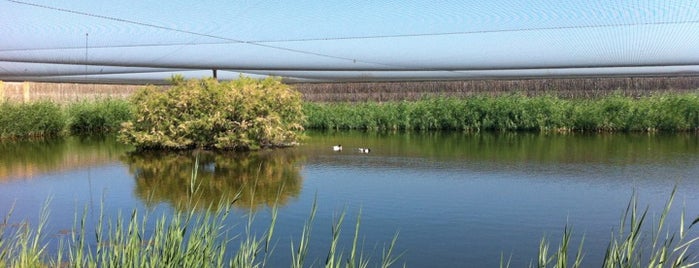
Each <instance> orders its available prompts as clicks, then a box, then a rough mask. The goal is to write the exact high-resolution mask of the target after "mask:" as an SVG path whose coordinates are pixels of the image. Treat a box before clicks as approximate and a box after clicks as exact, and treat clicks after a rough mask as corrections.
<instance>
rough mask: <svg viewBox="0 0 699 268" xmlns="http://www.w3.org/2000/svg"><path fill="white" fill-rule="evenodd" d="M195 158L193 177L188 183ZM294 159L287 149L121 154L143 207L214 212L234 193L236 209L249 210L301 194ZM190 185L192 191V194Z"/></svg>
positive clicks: (297, 155)
mask: <svg viewBox="0 0 699 268" xmlns="http://www.w3.org/2000/svg"><path fill="white" fill-rule="evenodd" d="M197 157H198V158H199V162H198V169H197V176H196V180H195V182H194V184H192V183H191V182H192V180H191V179H192V171H193V170H194V166H195V162H196V158H197ZM299 159H300V157H299V154H298V153H297V152H296V151H294V150H292V149H289V150H282V149H279V150H270V151H259V152H249V153H233V152H216V153H214V152H209V151H190V152H155V151H147V152H133V153H129V154H126V155H125V156H124V162H125V163H126V164H127V165H128V167H129V171H130V172H131V174H133V175H134V178H135V180H136V190H135V191H136V195H137V196H138V197H139V198H141V199H142V200H143V201H144V202H145V203H146V204H147V205H154V204H157V203H160V202H168V203H171V204H172V205H173V206H174V207H175V208H178V209H183V208H187V207H188V206H190V204H192V203H193V204H195V205H196V206H197V207H200V208H207V207H212V208H216V207H217V206H218V204H220V203H219V202H220V201H222V200H224V201H225V200H228V201H232V200H234V199H235V198H236V195H237V194H240V195H239V196H238V199H237V200H236V201H235V203H234V205H235V206H237V207H240V208H248V209H252V210H254V209H257V208H259V207H260V206H264V205H266V206H271V205H273V204H274V203H275V202H276V203H277V205H280V206H283V205H284V204H286V203H287V202H288V201H289V200H290V199H291V198H293V197H297V196H298V195H299V193H300V191H301V175H300V165H299V164H297V162H299ZM192 185H195V188H197V190H196V191H194V193H192V191H191V189H192V187H191V186H192ZM192 197H195V198H192ZM190 201H193V202H190Z"/></svg>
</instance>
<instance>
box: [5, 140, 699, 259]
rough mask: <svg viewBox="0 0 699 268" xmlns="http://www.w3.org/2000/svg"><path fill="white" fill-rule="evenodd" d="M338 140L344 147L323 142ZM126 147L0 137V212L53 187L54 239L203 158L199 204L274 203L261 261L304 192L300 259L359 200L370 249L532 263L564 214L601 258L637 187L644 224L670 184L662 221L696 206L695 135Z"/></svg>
mask: <svg viewBox="0 0 699 268" xmlns="http://www.w3.org/2000/svg"><path fill="white" fill-rule="evenodd" d="M338 144H341V145H342V146H343V150H342V151H339V152H336V151H333V150H332V146H333V145H338ZM360 147H363V148H366V147H368V148H371V152H370V153H368V154H364V153H360V152H359V150H358V149H357V148H360ZM130 150H131V149H130V148H129V147H127V146H123V145H120V144H118V143H116V141H115V139H114V138H113V137H89V138H78V137H70V138H66V139H62V140H51V141H35V142H12V143H2V144H0V214H2V215H6V214H7V213H8V211H9V210H10V209H11V208H12V207H14V212H13V214H12V218H11V219H10V222H22V221H29V222H32V223H35V222H36V221H37V219H38V218H39V213H40V210H41V207H42V206H43V205H44V204H46V203H47V200H49V201H48V207H49V210H50V213H51V215H50V217H49V221H48V222H49V226H48V228H47V234H48V235H47V237H46V240H47V243H48V244H49V247H48V250H55V248H56V245H57V244H58V242H57V241H58V240H61V239H65V234H66V233H70V231H66V230H71V229H72V228H73V223H74V218H75V215H76V213H77V214H82V213H86V215H87V219H88V220H87V221H88V224H89V223H93V224H94V223H95V222H96V221H97V218H98V215H99V211H100V206H102V207H103V209H104V211H105V213H106V214H107V215H108V216H110V217H115V215H116V214H117V213H119V212H120V211H121V212H122V213H125V214H126V213H128V212H130V211H131V210H133V209H138V210H144V211H151V212H152V213H154V214H158V213H169V212H171V211H173V210H178V209H181V208H182V207H183V204H184V203H183V202H184V200H186V199H187V196H188V193H189V190H190V187H191V184H190V177H191V174H192V169H193V168H194V162H195V161H194V160H195V159H196V158H197V157H198V158H199V169H198V177H197V184H198V185H199V187H200V192H201V193H202V194H203V199H202V200H200V203H199V204H202V205H201V209H202V210H203V209H207V206H206V205H204V204H209V203H211V202H216V201H217V200H220V199H221V197H228V198H232V197H233V196H235V194H236V193H238V192H240V194H241V197H240V200H239V201H238V202H236V203H235V206H236V215H238V216H237V217H234V222H231V226H234V227H231V228H243V227H244V225H245V224H246V221H247V218H246V215H248V214H249V213H250V212H253V213H254V214H255V215H256V218H255V224H254V226H253V228H254V229H255V230H254V231H256V232H258V233H261V232H262V231H263V230H264V228H265V227H266V226H267V225H268V224H269V218H270V216H269V214H270V206H271V205H272V204H274V203H275V200H276V202H277V203H278V204H279V206H280V211H279V217H278V219H277V222H278V224H277V229H276V230H275V233H274V234H275V236H276V241H277V246H276V248H275V252H274V254H273V259H272V265H271V267H278V266H288V263H289V262H290V259H291V257H290V251H291V250H290V243H291V241H294V243H297V242H298V240H299V236H300V234H301V230H302V226H303V224H304V222H305V221H306V220H307V218H308V215H309V212H310V210H311V207H312V204H313V202H314V200H315V202H317V204H318V211H317V215H316V219H315V221H314V224H313V233H312V236H311V245H310V249H309V250H310V256H309V259H310V261H309V262H307V263H309V264H310V263H312V262H313V261H314V260H315V266H320V265H319V264H322V263H323V261H324V258H325V254H326V253H327V250H328V246H329V241H330V238H331V236H330V231H331V225H332V223H333V222H334V220H335V219H337V217H339V214H340V213H342V211H346V213H347V218H346V219H345V223H344V229H343V233H342V236H343V240H342V241H343V244H342V245H341V247H344V249H345V251H348V250H349V248H348V247H349V244H348V243H349V242H350V241H351V239H352V235H353V232H354V224H355V220H356V218H357V216H358V214H359V213H360V211H361V225H360V237H361V238H362V240H363V244H364V252H365V253H367V254H369V255H372V256H373V257H372V260H374V261H376V260H378V259H380V257H381V250H382V248H383V247H384V246H385V245H387V244H388V243H390V241H391V239H392V238H393V237H394V235H396V233H398V241H397V249H396V250H397V252H404V255H403V257H402V258H401V259H400V262H399V264H400V265H401V266H402V264H403V263H405V264H407V266H408V267H497V266H498V265H499V262H500V258H501V256H503V255H504V256H505V258H506V259H511V263H512V265H511V267H522V266H527V265H528V264H529V263H530V262H532V261H533V260H535V258H536V253H537V250H538V245H539V241H540V239H541V238H542V237H543V236H546V237H547V238H549V239H550V240H551V241H552V242H551V243H552V247H555V246H556V245H557V243H558V239H559V238H560V234H561V232H562V231H563V228H564V226H566V225H568V226H572V228H573V240H574V241H573V245H575V247H576V248H577V245H578V243H579V242H580V240H581V238H582V237H583V236H584V248H585V257H584V260H583V261H584V262H583V263H584V264H585V266H586V267H587V266H590V267H599V266H600V262H601V259H602V258H603V255H604V250H605V248H606V246H607V243H608V242H609V237H610V235H611V232H612V231H614V230H616V229H617V228H618V226H619V221H620V218H621V216H622V214H623V211H624V209H625V208H626V206H627V204H628V202H629V199H630V197H631V195H632V194H633V193H634V192H635V193H636V195H637V196H638V198H639V203H640V206H639V207H640V208H645V207H646V206H648V207H649V211H650V213H649V216H650V218H649V223H653V222H655V221H657V219H658V214H659V212H660V211H661V210H662V206H663V205H664V203H665V202H666V200H667V199H668V197H669V194H670V192H671V191H672V189H673V187H674V186H675V185H678V186H679V189H678V193H677V195H676V202H675V204H676V206H675V209H673V210H672V212H671V215H670V217H671V218H670V219H671V220H670V222H669V224H670V226H671V227H672V228H673V229H676V226H678V224H679V223H678V222H679V221H678V219H679V214H680V212H681V208H682V206H684V208H685V210H686V213H687V216H688V218H691V219H694V218H695V217H697V216H699V194H696V193H698V192H699V176H698V175H697V174H699V136H697V135H694V134H613V135H612V134H590V135H588V134H569V135H544V134H538V133H480V134H465V133H453V132H449V133H435V132H431V133H416V132H411V133H366V132H309V133H308V138H307V139H306V140H305V141H304V142H303V144H302V145H301V146H299V147H296V148H289V149H283V150H275V151H262V152H255V153H246V154H234V153H223V154H214V153H206V152H198V153H197V152H186V153H138V154H137V153H130ZM240 189H242V191H239V190H240ZM253 192H254V194H252V193H253ZM88 228H90V227H88ZM694 232H695V233H697V231H696V230H694ZM694 236H696V234H694Z"/></svg>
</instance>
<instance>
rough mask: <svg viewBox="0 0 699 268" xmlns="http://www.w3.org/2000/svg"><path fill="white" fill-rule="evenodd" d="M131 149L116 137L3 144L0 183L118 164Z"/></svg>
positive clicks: (0, 159) (0, 153) (24, 141)
mask: <svg viewBox="0 0 699 268" xmlns="http://www.w3.org/2000/svg"><path fill="white" fill-rule="evenodd" d="M128 149H129V147H128V146H125V145H122V144H119V143H118V142H117V141H116V139H115V138H114V136H87V137H75V136H72V137H66V138H51V139H34V140H19V141H3V142H0V182H9V181H12V180H18V179H31V178H33V177H35V176H38V175H41V174H46V173H52V172H59V171H67V170H74V169H79V168H86V167H91V166H99V165H103V164H107V163H111V162H118V161H119V156H120V155H122V154H123V153H124V152H126V151H127V150H128Z"/></svg>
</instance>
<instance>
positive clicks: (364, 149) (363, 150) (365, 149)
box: [359, 148, 371, 154]
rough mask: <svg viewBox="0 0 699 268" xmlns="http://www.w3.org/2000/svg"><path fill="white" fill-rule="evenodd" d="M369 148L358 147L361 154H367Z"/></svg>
mask: <svg viewBox="0 0 699 268" xmlns="http://www.w3.org/2000/svg"><path fill="white" fill-rule="evenodd" d="M369 151H371V149H369V148H359V152H360V153H363V154H368V153H369Z"/></svg>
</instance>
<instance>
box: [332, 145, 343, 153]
mask: <svg viewBox="0 0 699 268" xmlns="http://www.w3.org/2000/svg"><path fill="white" fill-rule="evenodd" d="M333 151H335V152H338V151H342V145H340V144H338V145H335V146H333Z"/></svg>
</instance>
